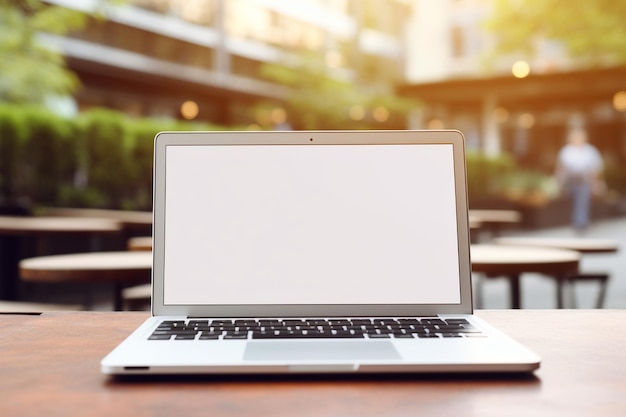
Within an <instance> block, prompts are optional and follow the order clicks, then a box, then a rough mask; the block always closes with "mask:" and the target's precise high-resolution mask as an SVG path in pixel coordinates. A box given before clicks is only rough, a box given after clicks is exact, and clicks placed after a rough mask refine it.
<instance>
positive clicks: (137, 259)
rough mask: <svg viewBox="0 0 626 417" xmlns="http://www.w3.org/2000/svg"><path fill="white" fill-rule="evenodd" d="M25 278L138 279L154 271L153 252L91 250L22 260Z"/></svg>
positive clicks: (73, 279)
mask: <svg viewBox="0 0 626 417" xmlns="http://www.w3.org/2000/svg"><path fill="white" fill-rule="evenodd" d="M19 269H20V277H21V278H22V279H23V280H25V281H40V282H43V281H49V282H57V281H118V280H119V281H128V280H131V281H137V280H138V279H139V280H141V279H146V277H147V278H149V276H150V271H151V270H152V252H147V251H145V252H140V251H122V252H89V253H74V254H68V255H52V256H39V257H35V258H27V259H23V260H21V261H20V263H19Z"/></svg>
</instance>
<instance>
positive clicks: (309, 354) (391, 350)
mask: <svg viewBox="0 0 626 417" xmlns="http://www.w3.org/2000/svg"><path fill="white" fill-rule="evenodd" d="M243 359H244V360H247V361H301V360H304V361H307V360H393V359H400V354H399V353H398V351H397V350H396V348H395V347H394V346H393V344H392V343H391V342H385V341H369V342H363V341H350V340H346V341H343V340H333V341H330V340H324V341H293V340H288V341H284V340H283V341H262V342H248V345H247V346H246V351H245V353H244V357H243Z"/></svg>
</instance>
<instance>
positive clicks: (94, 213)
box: [41, 207, 152, 226]
mask: <svg viewBox="0 0 626 417" xmlns="http://www.w3.org/2000/svg"><path fill="white" fill-rule="evenodd" d="M41 212H42V213H43V214H44V215H46V216H62V217H83V218H102V219H111V220H116V221H118V222H120V223H123V224H124V225H125V226H142V225H151V224H152V212H151V211H133V210H108V209H85V208H67V207H45V208H43V209H41Z"/></svg>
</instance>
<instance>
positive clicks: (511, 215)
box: [468, 209, 522, 243]
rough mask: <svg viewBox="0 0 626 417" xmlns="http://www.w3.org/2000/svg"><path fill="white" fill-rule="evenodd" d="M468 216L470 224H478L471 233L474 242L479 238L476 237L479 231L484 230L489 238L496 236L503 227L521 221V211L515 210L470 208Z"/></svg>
mask: <svg viewBox="0 0 626 417" xmlns="http://www.w3.org/2000/svg"><path fill="white" fill-rule="evenodd" d="M468 218H469V221H470V224H472V223H473V224H476V225H478V227H476V228H475V230H476V233H474V235H473V236H475V237H476V238H475V239H474V243H477V242H478V241H479V240H481V239H479V238H478V234H480V233H481V232H486V233H487V234H488V236H487V237H486V238H491V237H493V236H497V235H498V234H499V233H500V230H501V229H502V228H503V227H511V226H514V225H517V224H519V223H520V222H521V221H522V215H521V213H520V212H518V211H516V210H475V209H471V210H469V211H468Z"/></svg>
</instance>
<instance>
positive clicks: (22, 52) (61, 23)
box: [0, 0, 87, 103]
mask: <svg viewBox="0 0 626 417" xmlns="http://www.w3.org/2000/svg"><path fill="white" fill-rule="evenodd" d="M86 19H87V16H86V15H84V14H82V13H79V12H76V11H73V10H69V9H65V8H62V7H58V6H51V5H47V4H45V3H44V2H42V1H39V0H27V1H15V0H0V27H2V30H0V55H1V56H2V59H1V60H0V100H1V101H8V102H13V103H43V100H44V99H45V97H46V96H47V95H50V94H56V95H66V94H69V93H71V92H73V91H75V89H76V88H77V87H78V85H79V82H78V78H77V77H76V76H75V75H74V74H73V73H72V72H71V71H69V70H68V69H67V68H66V67H65V62H64V60H63V57H62V55H61V54H60V53H59V52H58V51H55V50H54V49H53V48H51V47H50V46H47V45H45V44H44V43H43V42H42V41H41V33H50V34H56V35H62V34H65V33H67V32H68V31H71V30H74V29H79V28H81V27H83V26H84V25H85V23H86Z"/></svg>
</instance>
